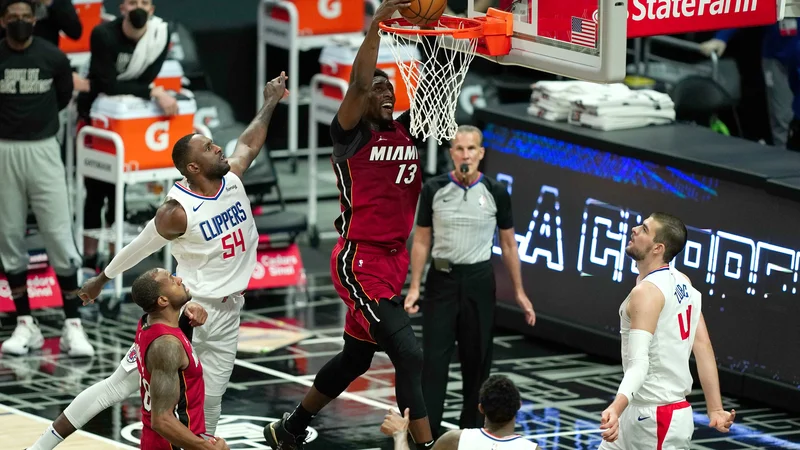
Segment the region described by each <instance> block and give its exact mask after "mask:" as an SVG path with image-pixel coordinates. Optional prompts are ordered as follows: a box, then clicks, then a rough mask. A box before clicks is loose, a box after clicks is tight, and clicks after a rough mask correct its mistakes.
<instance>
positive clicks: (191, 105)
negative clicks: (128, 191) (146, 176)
mask: <svg viewBox="0 0 800 450" xmlns="http://www.w3.org/2000/svg"><path fill="white" fill-rule="evenodd" d="M196 111H197V105H196V103H195V101H194V99H192V98H184V99H180V100H178V114H177V115H175V116H172V117H167V116H165V115H164V112H163V111H162V110H161V108H160V107H159V106H158V104H157V103H156V102H155V101H153V100H144V99H141V98H138V97H134V96H128V95H123V96H113V97H107V96H100V97H98V98H97V100H95V102H94V104H93V105H92V110H91V119H92V126H93V127H96V128H101V129H104V130H109V131H113V132H114V133H117V134H118V135H119V136H120V138H121V139H122V142H123V143H124V146H125V161H124V163H125V168H126V171H129V170H148V169H162V168H167V167H172V165H173V163H172V146H173V145H175V143H176V142H177V141H178V139H180V138H181V137H182V136H185V135H187V134H189V133H192V132H193V131H194V125H193V121H194V114H195V112H196ZM89 147H90V148H91V149H93V150H97V151H100V152H104V153H109V154H116V149H115V146H114V145H113V144H112V143H111V142H110V141H107V140H104V139H99V138H92V142H91V144H90V145H89Z"/></svg>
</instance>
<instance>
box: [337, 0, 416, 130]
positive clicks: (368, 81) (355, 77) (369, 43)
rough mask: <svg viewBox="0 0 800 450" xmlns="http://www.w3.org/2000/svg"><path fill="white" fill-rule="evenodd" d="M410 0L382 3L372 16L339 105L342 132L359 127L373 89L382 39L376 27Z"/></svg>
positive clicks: (385, 1)
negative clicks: (348, 84)
mask: <svg viewBox="0 0 800 450" xmlns="http://www.w3.org/2000/svg"><path fill="white" fill-rule="evenodd" d="M410 4H411V3H410V0H383V3H381V5H380V6H379V7H378V9H377V10H376V11H375V14H374V15H373V16H372V24H371V25H370V27H369V31H367V35H366V36H365V37H364V41H363V42H362V43H361V47H360V48H359V49H358V53H357V54H356V58H355V60H353V71H352V72H351V73H350V86H349V87H348V88H347V93H346V94H345V96H344V100H342V104H341V106H339V112H338V113H337V118H338V120H339V125H340V126H341V127H342V130H344V131H348V130H352V129H353V128H355V127H356V125H358V122H359V121H360V120H361V116H362V115H363V114H364V109H365V107H366V103H367V96H368V95H369V91H370V90H371V89H372V79H373V78H374V75H375V67H376V65H377V64H378V49H379V48H380V43H381V37H380V35H379V34H378V30H379V27H378V24H379V23H380V22H382V21H384V20H387V19H389V18H391V17H392V14H394V12H395V11H397V10H398V9H399V8H407V7H408V6H409V5H410Z"/></svg>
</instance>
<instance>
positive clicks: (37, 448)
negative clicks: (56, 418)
mask: <svg viewBox="0 0 800 450" xmlns="http://www.w3.org/2000/svg"><path fill="white" fill-rule="evenodd" d="M63 441H64V438H62V437H61V436H59V435H58V432H57V431H56V430H55V429H53V424H52V423H51V424H50V426H48V427H47V430H46V431H45V432H44V434H42V435H41V436H40V437H39V440H38V441H36V443H35V444H33V447H31V448H29V449H28V450H53V449H54V448H56V446H57V445H58V444H60V443H61V442H63Z"/></svg>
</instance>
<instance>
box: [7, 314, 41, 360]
mask: <svg viewBox="0 0 800 450" xmlns="http://www.w3.org/2000/svg"><path fill="white" fill-rule="evenodd" d="M43 345H44V336H42V330H40V329H39V325H38V324H37V322H36V319H34V318H33V316H19V317H17V327H16V328H14V332H13V333H11V337H10V338H8V339H6V341H5V342H3V346H2V347H0V351H2V352H3V353H4V354H6V353H7V354H9V355H27V354H28V352H29V351H30V350H39V349H40V348H42V346H43Z"/></svg>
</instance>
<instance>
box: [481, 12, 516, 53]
mask: <svg viewBox="0 0 800 450" xmlns="http://www.w3.org/2000/svg"><path fill="white" fill-rule="evenodd" d="M473 20H477V21H479V22H481V23H482V24H483V36H481V37H480V38H478V47H477V50H476V51H477V52H478V53H480V54H482V55H486V56H500V55H507V54H508V52H510V51H511V36H512V35H513V34H514V14H513V13H510V12H508V11H501V10H499V9H496V8H489V10H488V11H486V15H485V16H481V17H475V18H474V19H473Z"/></svg>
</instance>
